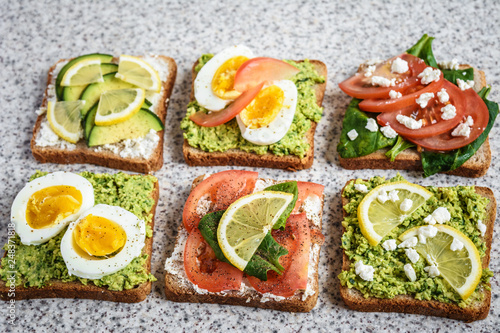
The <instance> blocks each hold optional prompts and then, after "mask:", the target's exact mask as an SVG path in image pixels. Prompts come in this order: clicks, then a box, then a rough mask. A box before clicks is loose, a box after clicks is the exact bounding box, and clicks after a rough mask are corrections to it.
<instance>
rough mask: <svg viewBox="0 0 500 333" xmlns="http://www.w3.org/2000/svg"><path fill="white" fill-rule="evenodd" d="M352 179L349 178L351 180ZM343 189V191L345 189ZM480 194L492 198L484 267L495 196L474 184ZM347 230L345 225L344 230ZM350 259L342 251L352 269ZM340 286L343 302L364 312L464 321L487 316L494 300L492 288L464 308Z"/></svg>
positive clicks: (346, 266)
mask: <svg viewBox="0 0 500 333" xmlns="http://www.w3.org/2000/svg"><path fill="white" fill-rule="evenodd" d="M351 181H353V180H349V181H348V182H347V183H346V185H347V184H349V183H350V182H351ZM344 189H345V186H344V188H343V189H342V192H343V191H344ZM475 191H476V193H477V194H479V195H481V196H482V197H485V198H488V199H489V200H490V202H489V203H488V205H487V207H486V210H487V212H488V213H487V214H488V219H487V220H486V221H483V223H484V224H485V225H486V226H487V230H486V233H485V235H484V237H483V239H484V241H485V242H486V244H487V249H486V255H485V256H484V257H483V259H482V267H483V268H488V265H489V262H490V251H491V242H492V238H493V225H494V223H495V218H496V210H497V205H496V200H495V196H494V195H493V191H492V190H491V189H489V188H488V187H479V186H476V187H475ZM346 204H348V199H347V198H344V197H343V196H342V206H345V205H346ZM343 216H344V217H346V216H347V213H346V211H345V210H343ZM343 231H344V232H345V229H344V230H343ZM350 264H351V261H350V260H349V257H348V256H347V255H346V254H345V251H344V250H343V251H342V270H343V271H344V270H349V269H350ZM339 286H340V296H341V297H342V299H343V300H344V303H345V304H346V305H347V306H348V307H349V308H351V309H352V310H356V311H362V312H402V313H413V314H422V315H427V316H436V317H447V318H451V319H458V320H463V321H465V322H472V321H476V320H481V319H484V318H486V317H487V316H488V312H489V309H490V303H491V291H490V290H488V289H486V288H482V290H481V293H482V294H483V295H482V299H481V300H480V301H477V300H476V301H473V302H472V303H471V304H469V305H468V306H467V307H465V308H461V307H459V306H458V305H456V304H451V303H443V302H438V301H435V300H430V301H426V300H418V299H415V298H414V297H412V296H409V295H398V296H396V297H394V298H392V299H386V298H376V297H368V298H365V297H364V296H363V294H362V293H361V292H359V291H358V290H356V289H354V288H348V287H347V286H342V285H341V284H339Z"/></svg>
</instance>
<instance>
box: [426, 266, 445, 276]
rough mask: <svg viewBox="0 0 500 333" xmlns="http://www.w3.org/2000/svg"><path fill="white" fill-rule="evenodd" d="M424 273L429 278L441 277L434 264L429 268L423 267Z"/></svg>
mask: <svg viewBox="0 0 500 333" xmlns="http://www.w3.org/2000/svg"><path fill="white" fill-rule="evenodd" d="M424 271H426V272H427V274H429V276H430V277H431V278H434V277H437V276H439V275H441V273H440V272H439V269H438V268H437V266H436V265H434V264H432V265H431V266H427V267H424Z"/></svg>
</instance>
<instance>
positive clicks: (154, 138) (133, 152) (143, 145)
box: [93, 129, 160, 159]
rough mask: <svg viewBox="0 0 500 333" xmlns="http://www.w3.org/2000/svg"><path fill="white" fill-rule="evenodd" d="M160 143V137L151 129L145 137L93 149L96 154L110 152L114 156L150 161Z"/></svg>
mask: <svg viewBox="0 0 500 333" xmlns="http://www.w3.org/2000/svg"><path fill="white" fill-rule="evenodd" d="M159 141H160V137H159V135H158V134H157V132H156V131H155V130H154V129H151V130H149V132H148V134H146V136H144V137H139V138H135V139H125V140H123V141H120V142H117V143H112V144H105V145H102V146H98V147H95V148H93V149H94V151H96V152H101V151H106V150H108V151H111V152H112V153H114V154H119V155H120V156H121V157H123V158H144V159H148V158H149V157H150V156H151V154H152V153H153V152H154V150H155V148H156V147H157V146H158V142H159Z"/></svg>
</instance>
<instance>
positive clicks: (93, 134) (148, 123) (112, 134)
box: [85, 107, 163, 147]
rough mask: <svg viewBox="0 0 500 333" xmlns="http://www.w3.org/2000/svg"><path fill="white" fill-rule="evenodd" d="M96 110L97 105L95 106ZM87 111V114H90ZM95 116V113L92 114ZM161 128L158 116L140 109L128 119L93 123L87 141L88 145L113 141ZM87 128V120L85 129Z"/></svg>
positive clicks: (139, 135) (161, 124) (140, 135)
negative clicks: (115, 122)
mask: <svg viewBox="0 0 500 333" xmlns="http://www.w3.org/2000/svg"><path fill="white" fill-rule="evenodd" d="M92 109H94V108H92ZM95 110H96V111H97V107H96V108H95ZM90 113H91V112H89V116H90ZM94 116H95V114H94ZM151 129H154V130H155V131H161V130H163V123H162V122H161V120H160V118H158V116H157V115H156V114H154V113H153V112H151V111H149V110H148V109H140V110H139V112H137V113H136V114H135V115H133V116H132V117H131V118H130V119H128V120H125V121H122V122H121V123H118V124H115V125H109V126H97V125H94V126H93V127H92V129H91V130H90V133H89V136H88V140H87V143H88V145H89V147H93V146H99V145H104V144H107V143H115V142H119V141H122V140H125V139H134V138H139V137H142V136H145V135H146V134H148V132H149V130H151ZM86 130H87V122H86V124H85V131H86Z"/></svg>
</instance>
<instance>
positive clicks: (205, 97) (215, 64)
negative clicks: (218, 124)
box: [194, 45, 254, 111]
mask: <svg viewBox="0 0 500 333" xmlns="http://www.w3.org/2000/svg"><path fill="white" fill-rule="evenodd" d="M253 57H254V55H253V53H252V51H251V50H250V49H249V48H248V47H246V46H243V45H235V46H232V47H229V48H227V49H225V50H223V51H221V52H219V53H217V54H216V55H215V56H214V57H213V58H212V59H210V60H209V61H208V62H207V63H206V64H205V65H204V66H203V67H202V68H201V70H200V71H199V72H198V74H197V75H196V79H195V80H194V96H195V98H196V100H197V101H198V103H199V104H200V105H201V106H203V107H204V108H206V109H207V110H210V111H220V110H222V109H224V108H225V107H226V105H227V104H228V103H230V102H231V101H234V100H235V99H236V98H237V97H238V96H239V95H240V94H241V93H240V92H238V91H236V90H234V88H233V85H234V76H235V75H236V72H237V71H238V68H240V66H241V65H242V64H243V63H244V62H245V61H247V60H248V59H251V58H253Z"/></svg>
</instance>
